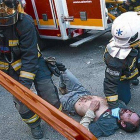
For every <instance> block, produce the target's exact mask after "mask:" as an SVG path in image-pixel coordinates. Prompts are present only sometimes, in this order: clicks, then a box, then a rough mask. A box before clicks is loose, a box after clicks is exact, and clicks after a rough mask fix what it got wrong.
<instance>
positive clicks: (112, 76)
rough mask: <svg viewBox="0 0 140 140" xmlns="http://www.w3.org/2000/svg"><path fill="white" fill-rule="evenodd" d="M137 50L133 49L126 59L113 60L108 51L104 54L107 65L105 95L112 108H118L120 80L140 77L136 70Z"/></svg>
mask: <svg viewBox="0 0 140 140" xmlns="http://www.w3.org/2000/svg"><path fill="white" fill-rule="evenodd" d="M137 54H138V52H137V50H136V49H132V50H131V52H130V54H129V55H128V56H127V57H126V59H118V58H115V57H114V58H113V57H112V56H111V55H110V54H109V53H108V51H107V50H106V51H105V53H104V61H105V63H106V70H105V78H104V94H105V96H106V99H107V101H108V104H109V106H110V107H111V108H115V107H118V93H117V89H118V84H119V82H120V80H129V79H132V78H134V77H136V76H138V69H137V68H136V57H137Z"/></svg>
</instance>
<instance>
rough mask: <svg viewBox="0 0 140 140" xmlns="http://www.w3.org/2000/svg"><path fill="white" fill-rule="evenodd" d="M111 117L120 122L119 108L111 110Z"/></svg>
mask: <svg viewBox="0 0 140 140" xmlns="http://www.w3.org/2000/svg"><path fill="white" fill-rule="evenodd" d="M111 113H112V114H111V115H112V116H113V117H115V118H117V119H119V120H120V108H119V107H118V108H114V109H111Z"/></svg>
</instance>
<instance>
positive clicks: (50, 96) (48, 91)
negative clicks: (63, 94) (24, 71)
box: [35, 79, 61, 108]
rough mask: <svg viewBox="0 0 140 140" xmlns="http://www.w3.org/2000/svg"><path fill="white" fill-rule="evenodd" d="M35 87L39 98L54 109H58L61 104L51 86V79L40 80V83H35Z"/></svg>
mask: <svg viewBox="0 0 140 140" xmlns="http://www.w3.org/2000/svg"><path fill="white" fill-rule="evenodd" d="M35 87H36V90H37V93H38V95H39V96H40V97H42V98H43V99H44V100H46V101H47V102H49V103H50V104H52V105H53V106H55V107H56V108H59V107H60V104H61V103H60V100H59V96H58V91H57V88H56V87H55V85H54V84H53V81H52V79H42V80H40V81H36V82H35Z"/></svg>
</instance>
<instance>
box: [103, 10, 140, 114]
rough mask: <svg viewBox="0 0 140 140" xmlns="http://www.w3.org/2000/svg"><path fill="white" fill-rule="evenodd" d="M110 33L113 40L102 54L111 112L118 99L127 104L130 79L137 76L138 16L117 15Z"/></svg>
mask: <svg viewBox="0 0 140 140" xmlns="http://www.w3.org/2000/svg"><path fill="white" fill-rule="evenodd" d="M111 33H112V36H113V38H112V39H111V41H110V43H109V44H108V45H107V47H106V50H105V53H104V61H105V63H106V70H105V78H104V93H105V96H106V99H107V102H108V104H109V106H110V108H118V99H119V100H122V101H123V102H125V104H128V103H129V101H130V99H131V92H130V79H133V78H135V77H137V76H138V73H139V72H138V68H137V65H136V62H137V61H136V59H137V55H138V51H137V49H135V48H137V47H138V46H139V43H140V42H139V39H140V16H139V15H138V13H137V12H126V13H124V14H122V15H120V16H119V17H117V18H116V19H115V20H114V22H113V25H112V30H111ZM118 110H119V109H116V111H117V112H118ZM116 114H117V113H116Z"/></svg>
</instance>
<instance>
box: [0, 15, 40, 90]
mask: <svg viewBox="0 0 140 140" xmlns="http://www.w3.org/2000/svg"><path fill="white" fill-rule="evenodd" d="M0 33H1V34H2V35H3V38H1V40H3V41H1V42H0V44H2V45H3V46H4V47H7V49H8V51H9V52H4V51H3V50H1V57H0V64H1V65H0V69H1V70H3V71H5V72H6V73H8V74H9V75H10V76H12V75H11V74H10V71H11V69H14V70H15V71H16V73H17V74H18V75H19V79H18V81H19V82H20V83H21V84H23V85H24V86H26V87H28V88H30V87H31V85H32V81H33V80H34V78H35V75H36V73H37V70H38V57H39V52H38V48H37V47H38V46H37V36H36V29H35V26H34V23H33V19H32V18H31V17H30V16H29V15H27V14H22V19H19V20H18V21H17V23H16V24H15V25H12V26H8V27H0ZM12 77H13V76H12ZM13 78H14V77H13Z"/></svg>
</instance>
